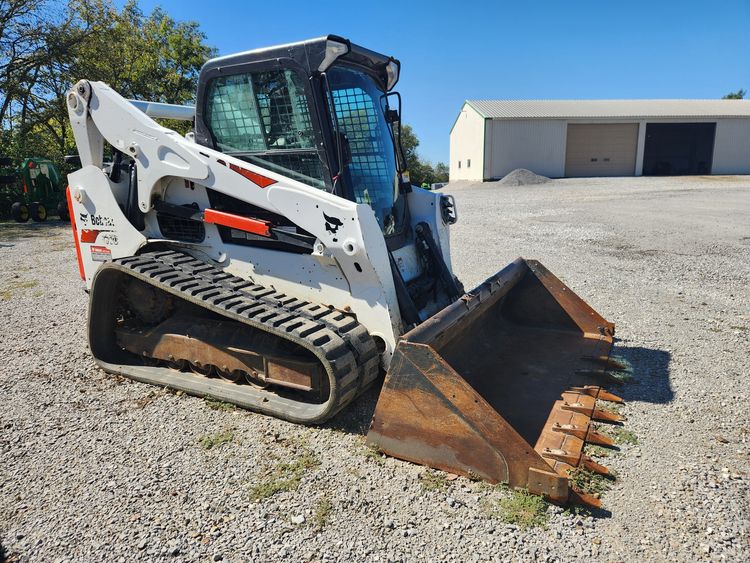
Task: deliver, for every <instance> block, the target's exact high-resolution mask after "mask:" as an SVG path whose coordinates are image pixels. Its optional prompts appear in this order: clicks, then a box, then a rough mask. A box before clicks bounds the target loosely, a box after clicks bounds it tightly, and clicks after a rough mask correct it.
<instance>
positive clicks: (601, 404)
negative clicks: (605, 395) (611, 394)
mask: <svg viewBox="0 0 750 563" xmlns="http://www.w3.org/2000/svg"><path fill="white" fill-rule="evenodd" d="M596 407H597V408H598V409H601V410H603V411H607V412H611V413H612V414H617V415H621V416H622V405H621V404H619V403H613V402H612V401H602V400H598V401H597V402H596Z"/></svg>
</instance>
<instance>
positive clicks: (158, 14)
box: [0, 0, 448, 184]
mask: <svg viewBox="0 0 750 563" xmlns="http://www.w3.org/2000/svg"><path fill="white" fill-rule="evenodd" d="M215 55H216V49H215V48H214V47H212V46H211V45H209V44H208V42H207V38H206V35H205V34H204V33H203V32H202V31H201V30H200V27H199V24H198V23H197V22H194V21H176V20H175V19H173V18H172V17H171V16H169V14H167V13H166V12H165V11H164V10H162V9H161V8H156V9H155V10H154V11H152V12H151V13H150V14H144V13H143V11H142V10H141V8H140V7H139V5H138V1H137V0H128V2H127V3H126V4H125V5H124V6H123V7H122V9H118V8H117V7H116V6H115V5H114V3H113V2H112V0H69V2H68V3H67V4H61V3H60V2H55V1H54V0H0V156H4V157H10V158H11V159H12V160H13V161H15V162H20V161H21V160H23V159H24V158H26V157H29V156H43V157H47V158H49V159H50V160H52V161H54V162H56V163H58V164H59V165H60V167H61V168H62V169H65V166H64V164H63V157H64V156H65V155H66V154H75V153H76V148H75V140H74V139H73V135H72V132H71V130H70V124H69V122H68V112H67V108H66V103H65V94H66V92H67V91H68V90H69V89H70V88H71V87H72V86H73V85H74V84H75V82H76V81H77V80H79V79H80V78H86V79H88V80H100V81H103V82H106V83H107V84H109V85H110V86H112V87H113V88H114V89H115V90H116V91H117V92H119V93H120V94H121V95H123V96H124V97H126V98H137V99H146V100H152V101H157V102H164V103H171V104H185V103H190V102H192V101H193V100H194V98H195V91H196V87H197V82H198V75H199V73H200V68H201V66H202V65H203V63H204V62H205V61H206V60H207V59H209V58H210V57H212V56H215ZM167 126H173V127H177V128H180V127H184V126H185V125H184V124H181V123H179V122H177V123H170V124H167ZM181 132H184V131H181ZM402 142H403V144H404V149H405V152H406V156H407V161H408V164H409V169H410V172H411V178H412V182H414V183H416V184H421V183H423V182H427V183H433V182H441V181H447V179H448V168H447V166H446V165H445V164H442V163H438V164H437V165H435V166H433V165H432V164H431V163H430V162H428V161H426V160H424V159H422V158H420V156H419V155H418V153H417V146H418V145H419V141H418V140H417V137H416V135H414V133H413V131H412V129H411V128H410V127H408V126H405V127H404V134H403V136H402Z"/></svg>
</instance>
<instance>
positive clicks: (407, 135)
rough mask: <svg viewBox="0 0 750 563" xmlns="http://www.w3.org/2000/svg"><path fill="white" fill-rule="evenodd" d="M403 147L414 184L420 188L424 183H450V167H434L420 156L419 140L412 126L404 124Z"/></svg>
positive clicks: (437, 165) (436, 165)
mask: <svg viewBox="0 0 750 563" xmlns="http://www.w3.org/2000/svg"><path fill="white" fill-rule="evenodd" d="M401 146H402V147H403V149H404V157H405V158H406V165H407V168H408V169H409V176H410V178H411V183H412V184H414V185H416V186H419V185H421V184H423V183H427V184H434V183H436V182H447V181H448V166H447V165H446V164H444V163H442V162H438V163H437V164H435V165H434V166H433V165H432V163H431V162H429V161H428V160H425V159H423V158H422V157H420V156H419V153H418V152H417V147H418V146H419V139H417V136H416V135H415V134H414V130H413V129H412V128H411V126H410V125H406V124H404V125H402V126H401Z"/></svg>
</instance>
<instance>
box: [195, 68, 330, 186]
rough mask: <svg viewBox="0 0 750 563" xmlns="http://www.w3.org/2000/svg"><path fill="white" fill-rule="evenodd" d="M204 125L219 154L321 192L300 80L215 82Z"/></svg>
mask: <svg viewBox="0 0 750 563" xmlns="http://www.w3.org/2000/svg"><path fill="white" fill-rule="evenodd" d="M206 120H207V123H208V126H209V127H210V129H211V132H212V133H213V136H214V139H215V141H216V145H217V148H218V149H219V150H221V151H223V152H225V153H227V154H232V153H241V154H240V155H239V156H240V157H241V158H243V159H245V160H248V161H250V162H254V163H255V164H259V165H261V166H264V167H267V168H269V169H271V170H274V171H276V172H279V173H281V174H285V175H287V176H290V177H292V178H294V179H296V180H299V181H301V182H305V183H307V184H310V185H313V186H315V187H318V188H324V187H325V182H324V179H323V178H324V176H323V166H322V165H321V163H320V160H319V158H318V153H317V148H316V146H315V132H314V130H313V127H312V121H311V119H310V110H309V106H308V100H307V95H306V93H305V86H304V80H303V79H302V78H300V76H299V75H298V74H297V73H296V72H294V71H293V70H290V69H286V70H272V71H264V72H252V73H243V74H235V75H231V76H222V77H219V78H216V79H214V80H213V81H212V82H211V84H210V86H209V92H208V100H207V104H206Z"/></svg>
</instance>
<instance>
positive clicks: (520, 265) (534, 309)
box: [367, 258, 621, 506]
mask: <svg viewBox="0 0 750 563" xmlns="http://www.w3.org/2000/svg"><path fill="white" fill-rule="evenodd" d="M613 336H614V325H613V324H612V323H610V322H608V321H606V320H605V319H604V318H602V317H601V316H600V315H599V314H598V313H597V312H596V311H594V310H593V309H592V308H591V307H589V306H588V305H587V304H586V303H585V302H584V301H583V300H582V299H581V298H580V297H578V296H577V295H576V294H575V293H573V292H572V291H571V290H570V289H569V288H568V287H567V286H566V285H565V284H563V283H562V282H561V281H560V280H559V279H557V278H556V277H555V276H554V275H553V274H552V273H551V272H549V270H547V269H546V268H545V267H544V266H542V265H541V264H540V263H539V262H537V261H534V260H524V259H522V258H519V259H517V260H515V261H514V262H512V263H511V264H510V265H508V266H507V267H506V268H504V269H503V270H501V271H500V272H498V273H497V274H495V275H494V276H493V277H491V278H489V279H488V280H487V281H485V282H484V283H483V284H481V285H480V286H479V287H477V288H476V289H475V290H474V291H471V292H469V293H467V294H465V295H464V296H463V297H462V298H461V299H459V300H458V301H456V302H454V303H453V304H451V305H449V306H448V307H446V308H445V309H443V310H442V311H440V312H438V313H437V314H436V315H434V316H433V317H431V318H430V319H428V320H427V321H425V322H424V323H422V324H421V325H419V326H417V327H416V328H414V329H413V330H411V331H410V332H408V333H406V334H405V335H404V336H403V337H402V338H401V340H400V341H399V343H398V345H397V347H396V351H395V354H394V357H393V360H392V363H391V367H390V369H389V371H388V374H387V375H386V379H385V383H384V385H383V391H382V393H381V395H380V397H379V399H378V403H377V406H376V408H375V413H374V416H373V419H372V423H371V425H370V430H369V433H368V435H367V440H368V443H369V444H371V445H372V446H374V447H377V448H379V449H380V450H381V451H383V452H384V453H386V454H388V455H392V456H394V457H398V458H401V459H405V460H409V461H413V462H416V463H420V464H424V465H428V466H431V467H434V468H437V469H442V470H444V471H449V472H452V473H456V474H460V475H465V476H468V477H472V478H480V479H483V480H486V481H489V482H491V483H497V482H506V483H508V484H509V485H510V486H512V487H525V488H528V490H529V491H530V492H532V493H536V494H541V495H543V496H545V497H546V498H548V499H549V500H551V501H553V502H557V503H563V504H564V503H568V502H574V503H583V504H588V505H593V506H598V505H599V501H598V499H596V498H593V497H591V496H589V495H586V494H585V493H583V492H581V491H577V490H576V489H575V487H573V486H572V484H571V481H570V479H569V472H570V471H571V470H573V469H575V468H576V467H579V466H583V467H585V468H586V469H589V470H591V471H595V472H598V473H605V474H606V473H607V472H608V471H607V469H606V468H605V467H603V466H601V465H599V464H598V463H596V462H595V461H594V460H592V459H591V458H590V457H588V456H586V455H585V454H584V452H583V448H584V445H585V444H586V443H587V442H588V443H596V444H601V445H612V444H613V443H612V440H611V439H610V438H609V437H607V436H605V435H602V434H600V433H598V432H596V430H595V429H594V428H593V425H592V421H593V420H603V421H607V422H616V421H619V420H620V417H619V416H618V415H616V414H614V413H612V412H610V411H607V410H602V409H600V408H598V407H597V400H599V399H601V400H608V401H614V402H621V400H620V399H619V397H616V396H615V395H612V394H611V393H608V392H606V391H605V390H604V389H602V388H601V387H600V384H601V382H602V380H605V379H606V378H607V377H608V374H607V371H608V364H609V361H610V360H609V354H610V349H611V347H612V339H613ZM610 377H611V376H610Z"/></svg>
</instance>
